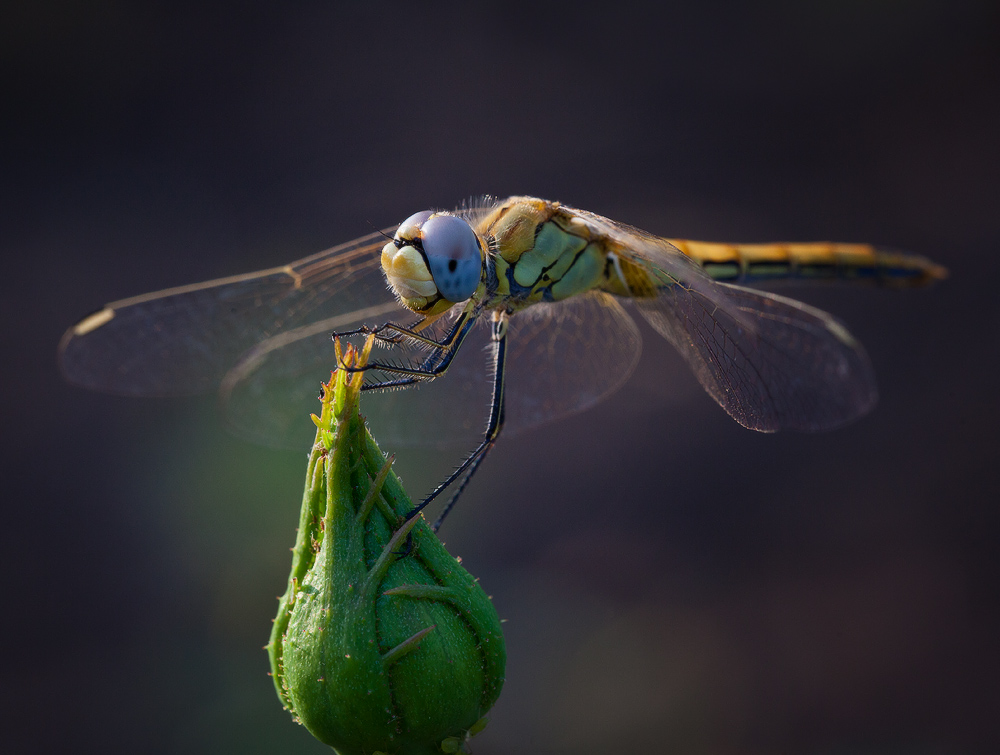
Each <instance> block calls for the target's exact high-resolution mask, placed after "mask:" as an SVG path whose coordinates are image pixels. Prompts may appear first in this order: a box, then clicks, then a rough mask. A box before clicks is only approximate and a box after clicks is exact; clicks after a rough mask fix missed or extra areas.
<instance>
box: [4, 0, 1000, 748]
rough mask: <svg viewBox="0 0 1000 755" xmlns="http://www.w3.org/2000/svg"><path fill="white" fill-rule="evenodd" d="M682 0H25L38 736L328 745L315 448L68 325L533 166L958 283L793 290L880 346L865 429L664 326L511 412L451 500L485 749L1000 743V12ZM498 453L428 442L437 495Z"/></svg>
mask: <svg viewBox="0 0 1000 755" xmlns="http://www.w3.org/2000/svg"><path fill="white" fill-rule="evenodd" d="M651 5H652V4H640V5H639V6H638V7H632V6H630V5H629V4H625V3H604V4H601V5H595V6H586V7H584V6H577V5H575V4H556V3H549V4H544V3H517V2H504V3H492V4H483V5H479V4H474V3H467V4H466V3H463V4H457V3H456V4H449V3H435V4H427V6H422V5H418V4H409V3H394V2H376V3H369V4H360V3H357V4H350V5H347V4H339V3H328V2H316V1H306V2H300V3H294V4H287V5H280V4H276V3H274V4H270V3H241V4H238V5H235V4H234V5H231V6H230V5H225V4H213V3H184V2H172V3H162V2H142V3H140V2H126V1H117V2H116V1H114V0H91V1H90V2H74V1H69V0H65V1H63V2H36V3H21V4H18V5H17V6H16V7H9V8H6V9H5V10H4V11H3V15H4V20H3V21H2V23H0V40H2V43H0V56H2V67H0V79H2V86H3V90H2V102H3V115H2V116H0V124H2V125H0V127H2V140H0V155H2V161H3V166H2V170H0V192H2V194H0V197H2V210H0V217H2V219H3V220H2V224H3V230H2V234H0V250H2V252H0V253H2V255H3V263H4V265H3V276H2V279H0V290H2V295H0V312H2V317H0V323H2V328H0V342H2V352H0V353H2V355H3V359H2V365H3V366H2V367H0V376H2V391H0V407H2V409H0V411H2V427H3V430H2V444H3V445H2V454H0V469H2V490H3V495H2V504H0V505H2V518H0V538H2V540H0V563H2V570H0V574H2V577H3V581H4V583H3V589H2V593H0V594H2V595H3V599H4V603H5V607H6V611H5V620H4V622H3V630H2V631H3V646H4V647H5V648H6V652H5V658H4V662H3V663H2V664H0V675H2V698H0V717H2V725H0V749H2V750H3V751H4V752H11V753H13V752H17V753H50V752H101V753H119V752H120V753H135V752H149V753H186V754H190V753H202V752H204V753H219V752H234V753H235V752H240V753H256V752H261V753H264V752H267V753H271V752H283V753H320V752H324V751H326V749H325V748H324V747H322V746H321V745H319V744H318V743H316V742H315V741H314V740H312V739H311V737H310V736H309V734H308V733H307V732H306V731H305V730H304V729H302V728H301V727H299V726H296V725H294V724H293V723H292V722H291V720H290V718H289V716H288V714H287V713H285V712H283V711H282V710H281V707H280V706H279V704H278V702H277V699H276V698H275V695H274V692H273V690H272V687H271V682H270V680H269V679H268V677H267V675H266V672H267V660H266V656H265V653H264V652H263V651H262V649H261V647H262V646H263V645H264V643H265V642H266V639H267V635H268V632H269V630H270V620H271V618H272V616H273V613H274V610H275V608H276V601H275V596H277V595H278V594H280V593H281V592H282V591H283V589H284V583H285V579H286V574H287V568H288V566H289V559H290V554H289V552H288V548H289V546H290V545H291V544H292V541H293V537H294V528H295V525H296V522H297V516H298V505H299V498H300V494H301V484H302V477H303V474H304V470H305V454H304V453H292V452H281V451H274V450H270V449H264V448H260V447H256V446H252V445H249V444H247V443H245V442H243V441H241V440H240V439H239V438H236V437H233V436H231V435H229V434H227V433H226V431H225V430H224V429H223V425H222V423H221V422H220V421H219V419H218V416H217V412H216V404H215V400H214V399H213V397H211V396H209V397H205V398H203V399H197V398H195V399H184V400H152V399H149V400H138V399H124V398H119V397H113V396H103V395H96V394H91V393H87V392H85V391H82V390H79V389H76V388H73V387H69V386H67V385H65V384H64V383H63V381H62V380H61V377H60V374H59V372H58V368H57V363H56V344H57V342H58V340H59V337H60V335H61V334H62V332H63V330H64V329H65V328H66V327H68V326H70V325H71V324H72V323H74V322H75V321H76V320H77V319H79V318H80V317H81V316H82V315H84V314H86V313H88V312H90V311H93V310H94V309H96V308H98V307H100V306H101V305H102V304H103V303H104V302H106V301H110V300H114V299H118V298H122V297H125V296H130V295H134V294H138V293H143V292H146V291H150V290H154V289H158V288H163V287H167V286H172V285H180V284H184V283H190V282H195V281H199V280H203V279H208V278H212V277H217V276H222V275H229V274H235V273H240V272H245V271H248V270H252V269H256V268H260V267H268V266H272V265H275V264H280V263H283V262H286V261H289V260H291V259H294V258H296V257H299V256H303V255H305V254H308V253H311V252H314V251H317V250H319V249H323V248H326V247H328V246H330V245H332V244H334V243H337V242H340V241H344V240H347V239H350V238H352V237H354V236H358V235H361V234H363V233H367V232H369V231H370V230H371V229H372V227H384V226H387V225H391V224H392V223H394V222H398V221H399V220H400V219H402V218H404V217H406V216H407V215H409V214H410V213H412V212H415V211H417V210H420V209H423V208H425V207H442V206H443V207H450V206H453V205H455V204H457V203H458V202H460V201H461V200H462V199H463V198H466V197H469V196H471V195H474V194H481V193H493V194H497V195H501V196H504V195H507V194H512V193H531V194H535V195H538V196H543V197H548V198H552V199H559V200H562V201H564V202H567V203H570V204H573V205H576V206H579V207H584V208H587V209H590V210H593V211H596V212H599V213H601V214H604V215H607V216H609V217H612V218H615V219H618V220H622V221H625V222H628V223H632V224H634V225H637V226H639V227H642V228H645V229H647V230H650V231H653V232H658V233H662V234H664V235H670V236H676V237H691V238H704V239H709V240H745V241H768V240H786V239H787V240H792V239H798V240H808V239H837V240H845V241H871V242H877V243H881V244H885V245H889V246H894V247H899V248H903V249H909V250H912V251H914V252H916V253H920V254H924V255H927V256H930V257H932V258H933V259H935V260H936V261H937V262H940V263H942V264H944V265H946V266H947V267H948V268H949V269H950V270H951V274H952V277H951V278H950V279H949V280H948V281H946V282H945V283H943V284H942V285H940V286H937V287H936V288H934V289H932V290H927V291H917V292H895V291H883V290H878V289H875V288H863V289H858V288H845V287H821V288H814V289H809V290H807V289H795V290H791V291H789V290H786V292H787V293H791V294H793V295H796V296H800V297H801V298H804V299H806V300H808V301H809V302H811V303H813V304H816V305H818V306H821V307H823V308H826V309H828V310H830V311H832V312H834V313H835V314H837V315H838V316H839V317H841V318H843V319H844V320H845V321H846V322H847V323H848V324H849V325H850V326H851V328H852V329H853V331H854V332H855V333H856V334H857V335H858V337H859V338H860V339H861V340H862V341H863V342H864V343H865V345H866V346H867V348H868V350H869V352H870V354H871V357H872V360H873V362H874V364H875V367H876V370H877V373H878V375H879V381H880V388H881V394H882V398H881V403H880V405H879V407H878V408H877V410H876V411H875V412H874V413H873V414H872V415H871V416H869V417H867V418H865V419H863V420H862V421H860V422H857V423H856V424H854V425H852V426H850V427H848V428H845V429H843V430H840V431H838V432H834V433H829V434H824V435H796V434H778V435H773V436H763V435H757V434H754V433H751V432H748V431H746V430H743V429H742V428H740V427H739V426H737V425H736V424H735V423H733V422H732V421H731V420H730V419H729V418H728V417H727V416H725V414H724V413H723V412H722V411H721V410H720V409H718V408H717V407H716V406H715V404H714V403H713V402H712V401H711V400H710V399H709V398H708V397H707V396H705V395H704V394H703V393H702V392H701V390H700V389H699V387H698V386H697V384H696V383H695V381H694V378H693V377H692V376H691V375H690V373H689V372H688V371H687V370H686V368H685V367H684V366H683V364H682V363H681V361H680V359H679V358H678V357H677V356H676V355H675V354H674V353H672V352H671V350H670V349H669V347H668V346H667V345H666V344H665V343H664V342H662V341H660V340H658V339H657V338H656V337H655V335H653V334H651V333H650V332H649V331H648V329H647V330H646V331H645V334H646V336H647V339H646V345H645V351H644V355H643V359H642V362H641V364H640V366H639V369H638V371H637V373H636V374H635V376H634V377H633V378H632V380H631V382H630V383H629V384H628V385H627V386H626V388H625V389H624V390H623V391H621V392H620V393H618V394H616V395H615V396H614V397H612V398H611V399H609V400H608V401H606V402H605V403H604V404H602V405H601V406H599V407H597V408H596V409H593V410H591V411H588V412H586V413H584V414H581V415H577V416H574V417H571V418H568V419H565V420H562V421H559V422H556V423H553V424H550V425H548V426H545V427H543V428H541V429H539V430H538V431H536V432H534V433H531V434H526V435H523V436H519V437H518V438H516V439H512V440H508V441H507V442H501V444H500V445H499V446H498V447H497V449H496V451H495V452H494V454H493V455H492V456H491V458H490V459H489V461H488V463H487V464H486V465H485V466H484V468H483V470H482V471H481V472H480V474H479V475H478V477H477V479H476V480H475V482H474V483H473V484H472V485H471V487H470V489H469V491H468V493H467V495H466V497H465V499H464V500H463V501H462V504H461V506H460V507H459V508H458V510H457V511H456V513H455V514H454V515H453V516H452V518H451V519H450V520H449V521H448V523H447V524H446V527H445V529H444V531H443V533H442V534H443V536H444V539H445V540H446V541H447V543H448V546H449V548H450V549H451V550H452V552H453V553H455V554H457V555H460V556H461V557H462V558H463V561H464V563H465V564H466V566H467V567H469V568H470V570H471V571H473V573H475V574H477V575H478V576H479V577H480V578H481V581H482V584H483V585H484V586H485V587H486V589H487V591H488V592H489V593H491V594H492V595H493V597H494V600H495V603H496V606H497V608H498V610H499V612H500V614H501V615H502V616H503V617H504V618H506V619H507V620H508V622H507V624H506V629H507V641H508V651H509V655H510V660H509V666H508V679H507V684H506V688H505V691H504V695H503V697H502V699H501V701H500V703H499V704H498V705H497V707H496V708H495V711H494V715H493V719H492V722H491V724H490V727H489V728H488V729H487V731H486V733H484V734H483V735H482V736H481V737H479V738H478V739H477V741H476V752H477V753H479V754H480V755H489V754H490V753H511V752H531V753H539V754H545V755H557V754H562V753H574V754H580V753H606V752H639V751H642V752H685V753H734V754H736V753H740V754H742V753H772V752H795V753H822V754H826V753H975V752H986V751H990V750H992V748H993V746H995V745H996V743H997V740H996V737H995V732H996V713H997V710H998V708H1000V687H998V684H1000V683H998V679H1000V663H998V653H997V636H998V634H1000V611H998V602H997V598H998V596H997V585H998V577H1000V559H998V557H997V537H998V534H1000V521H998V508H1000V507H998V505H997V504H998V503H1000V483H998V468H1000V440H998V437H1000V434H998V430H997V427H998V420H1000V402H998V399H997V393H998V392H997V367H998V366H1000V360H998V359H997V351H998V346H1000V339H998V336H997V332H998V329H1000V307H998V304H997V302H998V295H997V280H998V274H1000V264H998V261H997V252H998V248H997V244H998V241H1000V192H998V187H1000V181H998V176H1000V15H998V11H997V7H998V6H997V5H996V4H995V3H993V2H967V1H964V0H947V1H944V0H941V1H936V0H921V1H914V2H903V1H902V0H900V1H899V2H893V1H889V0H867V1H865V2H860V1H858V2H846V1H845V2H814V3H801V2H792V1H788V2H775V1H770V2H758V3H752V4H747V6H745V7H742V8H741V7H737V6H736V5H735V4H719V5H717V4H714V3H700V4H698V5H697V8H695V7H694V5H695V4H687V3H682V4H676V5H675V4H672V3H665V4H659V6H657V7H658V9H657V10H655V11H653V10H647V9H645V8H647V7H648V6H651ZM650 336H651V337H650ZM308 411H312V407H305V408H304V410H303V412H304V413H303V421H305V422H307V421H308V420H307V419H306V417H305V413H307V412H308ZM460 453H461V449H459V450H457V451H454V452H449V453H446V454H443V455H441V456H431V455H429V454H427V453H426V452H421V451H420V450H416V451H412V450H411V451H407V450H405V449H400V450H399V462H398V468H399V470H400V472H401V474H402V475H403V478H404V480H405V482H406V483H407V485H408V487H410V488H411V490H412V491H413V493H414V495H419V494H420V493H421V492H423V491H426V490H427V489H429V488H430V487H431V486H432V485H433V484H434V482H435V481H436V479H437V478H439V477H440V476H441V474H443V472H444V471H446V470H447V469H448V468H449V467H450V466H451V465H452V464H453V463H455V461H457V456H458V455H460ZM991 745H992V746H991Z"/></svg>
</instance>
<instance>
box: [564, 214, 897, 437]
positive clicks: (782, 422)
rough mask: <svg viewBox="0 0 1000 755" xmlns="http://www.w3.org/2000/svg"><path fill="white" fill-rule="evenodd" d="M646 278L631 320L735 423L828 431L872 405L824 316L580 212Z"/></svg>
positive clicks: (871, 387)
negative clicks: (651, 293)
mask: <svg viewBox="0 0 1000 755" xmlns="http://www.w3.org/2000/svg"><path fill="white" fill-rule="evenodd" d="M581 215H583V216H585V217H586V218H587V219H588V220H590V221H591V222H595V223H599V224H600V225H601V226H602V227H603V228H604V229H605V230H606V231H607V232H608V233H609V235H611V236H612V238H614V239H615V240H616V241H618V243H619V244H621V246H622V254H623V256H628V257H629V258H630V259H632V260H633V261H635V262H637V263H639V264H642V265H645V266H646V267H647V269H649V270H651V271H653V272H654V274H655V276H656V278H657V279H658V283H659V284H660V285H661V293H660V295H659V296H658V297H656V298H651V299H637V300H635V306H636V308H637V309H638V310H639V312H640V314H642V316H643V317H644V318H645V319H646V320H647V321H648V322H649V323H650V325H652V326H653V328H655V329H656V330H657V331H658V332H659V333H660V334H661V335H662V336H663V337H664V338H666V339H667V340H668V341H670V343H671V344H673V345H674V346H675V347H676V348H677V350H678V351H680V353H681V355H682V356H683V357H684V359H685V360H686V361H687V363H688V365H689V366H690V367H691V369H692V370H693V371H694V374H695V376H696V377H697V378H698V380H699V382H700V383H701V384H702V386H703V387H704V388H705V390H706V391H708V393H709V395H711V396H712V398H714V399H715V400H716V401H717V402H718V403H719V405H720V406H722V408H723V409H725V410H726V411H727V412H728V413H729V414H730V416H732V417H733V419H735V420H736V421H737V422H739V423H740V424H741V425H743V426H744V427H748V428H750V429H753V430H759V431H762V432H774V431H775V430H782V429H791V430H804V431H816V430H828V429H832V428H835V427H839V426H841V425H844V424H847V423H848V422H851V421H853V420H855V419H857V418H859V417H861V416H863V415H865V414H867V413H868V412H869V411H871V409H872V408H873V407H874V406H875V403H876V402H877V400H878V391H877V389H876V386H875V376H874V372H873V370H872V366H871V362H870V361H869V359H868V355H867V354H866V353H865V350H864V348H863V347H862V346H861V344H860V343H858V341H856V340H855V339H854V337H853V336H852V335H851V334H850V332H848V330H847V329H846V328H845V327H844V325H842V324H841V323H840V322H839V321H838V320H836V319H835V318H834V317H832V316H831V315H829V314H827V313H826V312H823V311H821V310H818V309H816V308H814V307H810V306H808V305H806V304H803V303H801V302H798V301H795V300H793V299H788V298H785V297H783V296H779V295H777V294H772V293H766V292H763V291H757V290H753V289H749V288H743V287H740V286H732V285H728V284H725V283H718V282H716V281H714V280H712V279H711V278H710V277H708V276H707V275H706V274H705V273H704V272H703V271H702V270H701V269H700V268H699V267H698V266H697V265H695V264H694V263H693V262H691V261H690V260H689V259H688V258H687V257H686V256H685V255H684V254H683V253H682V252H680V251H679V250H678V249H676V248H675V247H673V246H672V245H671V244H669V243H668V242H667V241H665V240H664V239H661V238H658V237H656V236H652V235H650V234H648V233H645V232H644V231H640V230H638V229H635V228H631V227H629V226H625V225H622V224H620V223H616V222H614V221H611V220H608V219H607V218H601V217H600V216H596V215H593V214H592V213H586V212H581Z"/></svg>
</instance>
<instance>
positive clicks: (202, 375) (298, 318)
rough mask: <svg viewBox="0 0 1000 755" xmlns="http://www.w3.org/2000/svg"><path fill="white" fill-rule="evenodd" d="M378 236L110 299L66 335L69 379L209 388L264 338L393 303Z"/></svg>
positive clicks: (136, 387) (160, 389) (169, 390)
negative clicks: (215, 277) (280, 261)
mask: <svg viewBox="0 0 1000 755" xmlns="http://www.w3.org/2000/svg"><path fill="white" fill-rule="evenodd" d="M384 242H385V239H384V237H383V236H382V235H381V234H378V233H373V234H369V235H367V236H363V237H361V238H359V239H357V240H355V241H352V242H349V243H347V244H342V245H340V246H336V247H333V248H332V249H328V250H326V251H324V252H320V253H318V254H314V255H312V256H310V257H306V258H304V259H302V260H299V261H297V262H293V263H291V264H289V265H285V266H283V267H277V268H272V269H270V270H262V271H260V272H257V273H249V274H247V275H239V276H234V277H231V278H223V279H219V280H215V281H209V282H207V283H200V284H195V285H192V286H183V287H180V288H173V289H168V290H165V291H160V292H157V293H153V294H146V295H144V296H137V297H134V298H131V299H123V300H121V301H117V302H113V303H111V304H108V305H107V307H105V308H104V309H103V310H102V311H101V312H99V313H96V314H95V315H91V316H90V317H88V318H86V319H84V320H83V321H82V322H80V323H79V324H78V325H76V326H75V327H73V328H71V329H70V330H68V331H67V332H66V334H65V335H64V336H63V339H62V342H61V344H60V349H59V352H60V364H61V367H62V370H63V372H64V373H65V375H66V377H67V378H68V379H69V380H70V382H73V383H76V384H78V385H82V386H84V387H87V388H91V389H94V390H101V391H107V392H111V393H122V394H130V395H137V396H144V395H159V396H170V395H185V394H195V393H204V392H207V391H212V390H215V389H216V388H218V386H219V384H220V382H221V381H222V379H223V377H224V376H225V375H226V373H227V372H228V371H229V370H230V369H232V368H233V366H234V365H235V364H236V362H237V360H238V359H239V358H240V356H241V355H242V354H244V352H246V351H247V350H249V349H251V348H253V347H254V346H255V345H256V344H258V343H260V342H261V341H264V340H266V339H268V338H271V337H274V336H276V335H278V334H281V333H284V332H287V331H289V330H294V329H295V328H300V327H303V326H307V325H308V324H310V323H315V322H318V321H323V320H328V319H331V318H336V317H345V316H349V313H351V312H353V311H355V310H359V309H363V308H366V307H371V306H373V305H384V306H385V307H391V306H392V304H393V302H394V299H393V296H392V294H391V293H390V292H389V291H388V290H387V289H386V284H385V281H384V278H383V276H382V272H381V268H380V266H379V252H380V249H381V247H382V245H383V244H384ZM395 311H396V312H401V310H400V309H399V308H398V307H396V308H395ZM394 316H395V315H394ZM400 316H401V315H400Z"/></svg>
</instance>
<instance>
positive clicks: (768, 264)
mask: <svg viewBox="0 0 1000 755" xmlns="http://www.w3.org/2000/svg"><path fill="white" fill-rule="evenodd" d="M668 240H669V241H670V243H671V244H673V245H674V246H676V247H677V248H678V249H679V250H680V251H682V252H684V254H686V255H687V256H688V257H690V258H692V259H693V260H695V261H697V262H698V263H699V264H700V265H701V266H702V268H703V269H704V270H705V272H706V273H708V274H709V275H710V276H712V277H713V278H714V279H715V280H719V281H724V282H727V283H758V282H762V281H768V280H787V279H797V280H851V281H868V282H871V283H875V284H877V285H883V286H890V287H894V288H915V287H919V286H924V285H927V284H928V283H931V282H932V281H935V280H939V279H941V278H944V277H946V276H947V272H946V271H945V269H944V268H943V267H941V266H939V265H935V264H934V263H932V262H930V261H929V260H927V259H925V258H924V257H918V256H915V255H910V254H903V253H900V252H891V251H885V250H881V249H876V248H875V247H873V246H870V245H868V244H835V243H828V242H816V243H804V244H717V243H708V242H704V241H689V240H685V239H668Z"/></svg>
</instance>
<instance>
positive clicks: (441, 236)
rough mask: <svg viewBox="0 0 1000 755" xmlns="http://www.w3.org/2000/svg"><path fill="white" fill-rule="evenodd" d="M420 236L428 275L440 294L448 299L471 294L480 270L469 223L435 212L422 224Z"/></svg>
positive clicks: (464, 297)
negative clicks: (429, 274)
mask: <svg viewBox="0 0 1000 755" xmlns="http://www.w3.org/2000/svg"><path fill="white" fill-rule="evenodd" d="M414 217H416V215H415V216H414ZM420 235H421V236H422V237H423V248H424V254H425V255H427V264H428V266H429V267H430V269H431V277H433V278H434V285H435V286H437V289H438V292H439V293H440V294H441V296H443V297H444V298H445V299H447V300H448V301H450V302H460V301H465V300H466V299H468V298H469V297H470V296H472V294H473V293H474V292H475V290H476V287H477V286H478V285H479V280H480V278H481V277H482V272H483V270H482V268H483V261H482V257H481V256H480V252H479V242H478V241H477V240H476V232H475V231H473V230H472V226H470V225H469V224H468V223H466V222H465V221H464V220H462V219H461V218H456V217H455V216H454V215H435V216H434V217H432V218H430V219H429V220H427V221H425V222H424V223H423V225H422V226H421V227H420Z"/></svg>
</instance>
